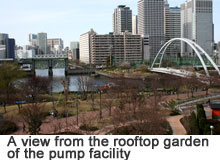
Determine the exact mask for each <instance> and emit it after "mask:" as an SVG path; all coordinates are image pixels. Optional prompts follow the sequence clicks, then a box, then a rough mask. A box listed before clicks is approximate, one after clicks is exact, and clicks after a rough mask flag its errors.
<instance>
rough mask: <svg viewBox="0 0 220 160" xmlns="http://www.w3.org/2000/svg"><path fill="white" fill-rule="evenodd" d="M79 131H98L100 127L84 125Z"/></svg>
mask: <svg viewBox="0 0 220 160" xmlns="http://www.w3.org/2000/svg"><path fill="white" fill-rule="evenodd" d="M79 129H81V130H84V131H97V130H98V127H94V126H89V125H87V124H82V125H81V126H80V127H79Z"/></svg>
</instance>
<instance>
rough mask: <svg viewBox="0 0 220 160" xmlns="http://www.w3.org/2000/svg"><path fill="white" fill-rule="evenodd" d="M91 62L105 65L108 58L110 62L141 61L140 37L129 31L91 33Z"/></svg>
mask: <svg viewBox="0 0 220 160" xmlns="http://www.w3.org/2000/svg"><path fill="white" fill-rule="evenodd" d="M90 52H91V63H92V64H95V65H106V64H107V59H108V58H110V59H111V60H112V63H114V64H119V63H121V62H134V63H140V62H142V38H141V36H140V35H132V34H131V33H129V32H124V33H123V34H120V35H118V34H113V33H110V34H105V35H98V34H93V35H91V42H90Z"/></svg>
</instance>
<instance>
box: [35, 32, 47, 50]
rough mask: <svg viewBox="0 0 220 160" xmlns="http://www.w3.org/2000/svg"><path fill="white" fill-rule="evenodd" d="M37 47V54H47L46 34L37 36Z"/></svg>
mask: <svg viewBox="0 0 220 160" xmlns="http://www.w3.org/2000/svg"><path fill="white" fill-rule="evenodd" d="M37 46H38V47H39V54H47V33H38V34H37Z"/></svg>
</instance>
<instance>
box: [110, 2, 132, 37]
mask: <svg viewBox="0 0 220 160" xmlns="http://www.w3.org/2000/svg"><path fill="white" fill-rule="evenodd" d="M112 17H113V18H112V21H113V32H114V33H115V34H121V33H122V32H125V31H128V32H132V11H131V9H130V8H129V7H126V6H125V5H119V6H118V7H117V8H116V9H115V11H114V13H113V16H112Z"/></svg>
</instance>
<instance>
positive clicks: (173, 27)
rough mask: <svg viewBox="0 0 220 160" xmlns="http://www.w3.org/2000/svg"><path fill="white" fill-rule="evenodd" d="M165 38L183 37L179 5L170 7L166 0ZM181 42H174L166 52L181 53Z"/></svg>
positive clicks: (171, 53)
mask: <svg viewBox="0 0 220 160" xmlns="http://www.w3.org/2000/svg"><path fill="white" fill-rule="evenodd" d="M164 9H165V10H164V11H165V21H164V22H165V40H166V42H167V41H169V40H171V39H173V38H180V37H181V15H180V14H181V10H180V8H179V7H170V6H169V4H168V1H167V0H166V1H165V8H164ZM180 48H181V47H180V42H179V41H177V42H173V43H172V45H170V46H169V47H168V48H167V50H166V54H168V55H170V56H177V55H179V54H180Z"/></svg>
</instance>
